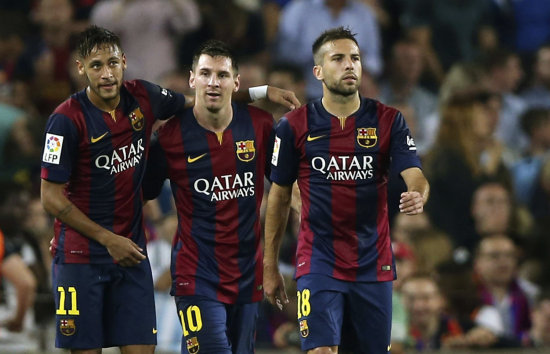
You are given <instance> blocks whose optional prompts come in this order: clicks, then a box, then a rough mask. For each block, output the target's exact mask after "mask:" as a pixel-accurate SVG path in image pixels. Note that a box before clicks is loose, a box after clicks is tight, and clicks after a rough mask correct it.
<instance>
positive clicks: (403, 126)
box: [390, 112, 422, 173]
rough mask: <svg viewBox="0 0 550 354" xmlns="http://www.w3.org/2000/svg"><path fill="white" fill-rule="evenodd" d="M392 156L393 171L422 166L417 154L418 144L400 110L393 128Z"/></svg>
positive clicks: (398, 171) (397, 171)
mask: <svg viewBox="0 0 550 354" xmlns="http://www.w3.org/2000/svg"><path fill="white" fill-rule="evenodd" d="M390 156H391V164H392V165H391V166H392V171H393V172H395V173H401V172H402V171H404V170H406V169H407V168H411V167H418V168H422V165H421V164H420V159H419V158H418V155H417V154H416V144H415V142H414V139H413V137H412V136H411V132H410V130H409V127H408V126H407V123H406V122H405V118H404V117H403V115H402V114H401V113H400V112H398V113H397V114H396V116H395V119H394V121H393V125H392V128H391V143H390Z"/></svg>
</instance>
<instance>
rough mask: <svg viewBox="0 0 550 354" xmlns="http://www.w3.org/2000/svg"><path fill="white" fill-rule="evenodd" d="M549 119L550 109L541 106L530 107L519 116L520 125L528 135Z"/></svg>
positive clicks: (531, 134) (530, 135)
mask: <svg viewBox="0 0 550 354" xmlns="http://www.w3.org/2000/svg"><path fill="white" fill-rule="evenodd" d="M549 121H550V110H549V109H547V108H543V107H536V108H531V109H529V110H527V111H525V113H523V114H522V115H521V117H520V126H521V129H522V130H523V132H524V133H525V134H527V135H528V136H529V137H532V136H533V133H534V132H535V131H536V130H537V129H539V128H540V127H541V126H542V125H544V124H545V123H547V122H549Z"/></svg>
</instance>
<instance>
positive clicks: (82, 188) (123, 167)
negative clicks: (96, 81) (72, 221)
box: [41, 80, 185, 263]
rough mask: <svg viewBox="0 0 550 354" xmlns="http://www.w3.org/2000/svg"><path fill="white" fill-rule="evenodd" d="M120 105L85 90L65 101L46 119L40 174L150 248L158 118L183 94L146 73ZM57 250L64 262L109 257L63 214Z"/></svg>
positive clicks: (105, 223) (179, 103)
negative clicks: (149, 178) (149, 202)
mask: <svg viewBox="0 0 550 354" xmlns="http://www.w3.org/2000/svg"><path fill="white" fill-rule="evenodd" d="M120 97H121V99H120V103H119V105H118V107H117V108H116V110H115V111H114V112H112V115H111V113H108V112H104V111H101V110H100V109H98V108H97V107H96V106H94V105H93V104H92V102H91V101H90V100H89V99H88V96H87V95H86V90H83V91H80V92H78V93H75V94H74V95H72V96H71V97H70V98H69V99H67V100H66V101H65V102H63V103H62V104H61V105H59V106H58V107H57V108H56V109H55V111H54V112H53V113H52V115H51V116H50V117H49V119H48V122H47V124H46V133H45V146H44V152H43V156H42V171H41V177H42V178H43V179H45V180H48V181H51V182H56V183H66V187H65V195H66V197H67V198H68V199H69V200H70V201H71V202H72V203H73V204H74V205H75V206H76V207H77V208H79V209H80V210H81V211H82V212H83V213H84V214H86V215H87V216H88V217H89V218H90V219H91V220H92V221H94V222H96V223H97V224H99V225H101V226H102V227H104V228H106V229H108V230H110V231H112V232H114V233H115V234H118V235H121V236H126V237H129V238H131V239H132V241H134V242H135V243H137V244H138V245H139V246H140V247H142V248H143V249H145V243H146V240H145V233H144V227H143V218H142V202H143V198H142V192H141V182H142V179H143V176H144V173H145V163H146V157H147V153H148V149H149V143H150V136H151V131H152V129H151V128H152V125H153V122H154V120H155V119H167V118H169V117H171V116H173V115H174V114H175V113H176V112H178V111H179V110H182V109H183V106H184V104H185V98H184V96H183V95H181V94H177V93H174V92H172V91H170V90H167V89H163V88H161V87H159V86H157V85H154V84H151V83H149V82H146V81H141V80H136V81H126V82H124V84H123V86H122V87H121V92H120ZM54 234H55V239H54V242H53V251H52V252H53V255H54V257H58V258H59V261H60V262H64V263H110V262H113V261H114V260H113V258H112V257H111V256H110V255H109V253H108V251H107V249H106V248H105V247H104V246H102V245H100V244H99V243H98V242H96V241H94V240H91V239H90V238H88V237H86V236H84V235H82V234H80V233H79V232H78V231H76V230H74V229H73V228H71V227H70V226H68V225H66V224H64V223H63V222H61V221H60V220H58V219H56V220H55V224H54Z"/></svg>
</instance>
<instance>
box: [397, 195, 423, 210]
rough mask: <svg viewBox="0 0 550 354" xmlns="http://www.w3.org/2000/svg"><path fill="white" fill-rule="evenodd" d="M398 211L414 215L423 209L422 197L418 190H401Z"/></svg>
mask: <svg viewBox="0 0 550 354" xmlns="http://www.w3.org/2000/svg"><path fill="white" fill-rule="evenodd" d="M399 211H400V212H402V213H405V214H407V215H416V214H420V213H422V212H423V211H424V198H422V195H421V194H420V193H419V192H403V193H401V199H399Z"/></svg>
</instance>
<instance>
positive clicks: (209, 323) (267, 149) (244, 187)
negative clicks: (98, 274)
mask: <svg viewBox="0 0 550 354" xmlns="http://www.w3.org/2000/svg"><path fill="white" fill-rule="evenodd" d="M192 68H193V69H192V71H191V73H190V79H189V84H190V86H191V87H192V88H194V89H195V106H194V107H193V108H192V109H191V108H189V109H186V110H185V111H184V112H183V113H181V114H179V115H178V116H176V117H175V118H173V119H172V120H170V121H169V122H167V123H166V124H165V125H164V126H163V127H162V128H161V129H160V130H159V132H158V145H154V146H153V147H152V149H151V156H150V159H149V165H148V168H147V178H146V180H145V183H144V195H145V198H147V199H150V198H154V197H156V196H157V195H158V193H159V192H160V189H161V186H162V184H163V181H164V179H165V178H169V179H170V183H171V187H172V193H173V196H174V199H175V202H176V208H177V214H178V228H177V232H176V235H175V237H174V241H173V248H172V265H171V269H172V290H171V294H172V295H174V296H175V299H176V305H177V310H178V315H179V318H180V321H181V324H182V328H183V336H182V347H181V352H182V353H187V352H189V353H195V352H199V350H200V352H204V353H254V339H255V332H256V320H257V317H258V306H259V301H261V300H262V299H263V288H262V280H263V279H262V250H261V247H260V243H261V226H260V211H259V210H260V204H261V201H262V196H263V190H264V176H269V159H270V158H271V150H272V146H273V137H274V128H273V125H274V121H273V118H272V117H271V115H270V114H269V113H267V112H264V111H262V110H260V109H258V108H255V107H252V106H242V105H238V104H235V103H232V102H231V93H232V92H233V91H236V90H237V89H238V88H239V75H238V71H237V70H238V65H237V62H236V59H235V57H234V56H233V54H232V53H231V51H230V50H229V48H228V47H227V46H226V45H225V44H224V43H222V42H219V41H208V42H206V43H205V44H203V45H202V46H201V47H200V48H199V49H198V50H197V52H196V54H195V56H194V60H193V66H192Z"/></svg>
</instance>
